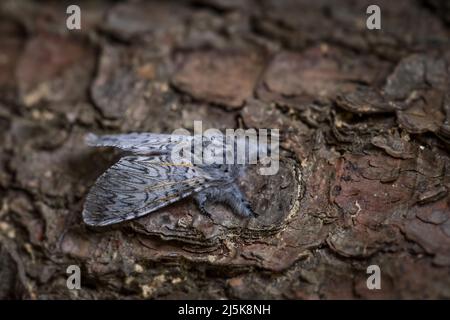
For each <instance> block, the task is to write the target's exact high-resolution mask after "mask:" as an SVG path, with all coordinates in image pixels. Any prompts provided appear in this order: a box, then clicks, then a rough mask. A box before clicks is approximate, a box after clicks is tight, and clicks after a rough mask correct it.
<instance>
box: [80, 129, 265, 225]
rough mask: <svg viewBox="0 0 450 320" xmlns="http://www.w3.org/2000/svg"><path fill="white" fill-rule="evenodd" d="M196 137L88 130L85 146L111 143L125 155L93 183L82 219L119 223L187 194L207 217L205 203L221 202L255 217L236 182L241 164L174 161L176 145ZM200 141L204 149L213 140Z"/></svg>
mask: <svg viewBox="0 0 450 320" xmlns="http://www.w3.org/2000/svg"><path fill="white" fill-rule="evenodd" d="M194 139H196V137H195V136H189V135H174V134H155V133H130V134H117V135H103V136H97V135H94V134H92V133H91V134H88V135H87V136H86V143H87V144H88V145H90V146H95V147H115V148H119V149H121V150H123V151H124V152H126V153H127V154H126V155H125V156H123V157H122V158H120V160H119V161H118V162H117V163H115V164H114V165H113V166H111V167H110V168H109V169H108V170H107V171H106V172H104V173H103V174H102V175H101V176H100V177H99V178H98V179H97V181H96V182H95V184H94V185H93V186H92V187H91V189H90V191H89V193H88V195H87V197H86V201H85V204H84V208H83V213H82V215H83V220H84V222H85V223H86V224H88V225H91V226H105V225H110V224H114V223H119V222H122V221H126V220H130V219H135V218H138V217H142V216H144V215H146V214H149V213H151V212H153V211H155V210H158V209H160V208H163V207H165V206H168V205H169V204H172V203H174V202H176V201H179V200H180V199H183V198H186V197H189V196H192V197H193V198H194V200H195V202H196V203H197V205H198V208H199V210H200V212H201V213H202V214H205V215H207V216H210V214H209V212H208V211H207V210H206V205H207V204H208V203H223V204H225V205H227V206H229V208H230V209H231V210H232V211H233V212H234V213H235V214H237V215H239V216H242V217H247V218H251V217H256V216H257V214H256V213H255V212H254V211H253V209H252V208H251V205H250V203H249V202H248V201H247V200H246V199H245V196H244V195H243V193H242V192H241V190H240V189H239V187H238V185H237V183H236V180H237V178H238V177H239V176H240V175H242V174H243V170H244V168H245V165H238V164H234V163H233V164H216V163H211V164H206V163H200V164H196V163H195V162H194V163H179V162H175V161H174V160H173V159H172V158H173V151H174V148H176V147H177V146H179V145H180V144H183V143H184V144H188V145H189V144H191V143H192V142H193V141H194ZM200 139H201V144H202V146H203V147H207V146H210V145H211V144H213V143H214V138H208V137H200ZM218 150H219V151H220V150H221V149H220V148H219V149H218ZM257 150H258V146H254V145H249V146H248V147H247V150H246V151H247V152H248V154H254V153H255V152H257Z"/></svg>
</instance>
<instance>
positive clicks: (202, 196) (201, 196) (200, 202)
mask: <svg viewBox="0 0 450 320" xmlns="http://www.w3.org/2000/svg"><path fill="white" fill-rule="evenodd" d="M194 200H195V202H196V204H197V207H198V209H199V210H200V213H201V214H203V215H205V216H207V217H208V218H211V214H210V213H209V212H208V210H206V207H205V205H206V202H207V201H208V194H207V192H204V191H203V192H199V193H197V194H195V195H194Z"/></svg>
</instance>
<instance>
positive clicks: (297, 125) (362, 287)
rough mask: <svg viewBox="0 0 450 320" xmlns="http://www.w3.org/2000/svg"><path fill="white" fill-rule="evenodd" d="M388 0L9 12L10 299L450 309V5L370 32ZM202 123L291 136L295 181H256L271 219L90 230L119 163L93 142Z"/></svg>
mask: <svg viewBox="0 0 450 320" xmlns="http://www.w3.org/2000/svg"><path fill="white" fill-rule="evenodd" d="M371 2H372V1H370V0H369V1H359V0H358V1H325V0H316V1H307V0H304V1H303V0H298V1H297V0H296V1H294V0H282V1H280V0H264V1H256V0H254V1H251V0H248V1H226V0H210V1H206V0H197V1H160V2H149V1H142V2H137V1H95V2H93V1H86V2H80V3H79V5H80V8H81V13H82V29H81V30H76V31H70V30H67V28H66V18H67V15H66V13H65V12H66V6H67V4H64V3H63V2H43V1H12V0H11V1H9V0H8V1H1V4H0V48H1V52H0V200H1V201H0V279H1V280H0V299H8V298H19V299H58V298H64V299H66V298H69V299H89V298H94V299H96V298H136V299H140V298H156V299H184V298H194V299H196V298H209V299H214V298H238V299H239V298H246V299H248V298H272V299H283V298H288V299H317V298H320V299H333V298H351V299H353V298H363V299H366V298H368V299H371V298H450V208H449V206H450V198H449V194H448V190H449V188H450V153H449V147H450V93H449V92H450V90H449V89H450V45H449V40H448V39H449V36H450V32H449V30H450V25H449V23H450V7H449V6H448V2H446V1H439V0H429V1H409V0H400V1H378V4H379V5H380V7H381V12H382V29H381V30H372V31H371V30H367V29H366V24H365V23H366V18H367V15H366V8H367V6H368V5H370V4H371ZM194 120H202V121H203V126H204V129H207V128H218V129H225V128H239V127H242V128H248V127H255V128H279V129H280V130H281V133H282V138H281V148H282V150H281V164H280V171H279V173H278V174H277V175H275V176H261V175H258V174H257V173H256V171H255V170H253V169H251V170H249V172H248V174H247V176H246V177H244V178H243V179H242V181H241V185H242V189H243V190H244V192H245V193H246V195H247V196H248V198H249V199H250V201H251V203H252V204H253V206H254V208H255V211H257V212H259V213H260V214H261V215H260V217H259V218H257V219H251V220H245V219H240V218H238V217H236V216H234V215H233V214H232V213H231V212H230V211H229V210H228V209H227V208H225V207H222V206H212V207H211V208H209V211H210V212H212V213H213V216H212V219H210V218H208V217H205V216H203V215H201V214H200V213H199V211H198V210H197V208H196V206H195V205H194V203H193V201H192V200H191V199H186V200H184V201H182V202H180V203H177V204H174V205H172V206H170V207H167V208H165V209H162V210H159V211H158V212H155V213H153V214H150V215H148V216H146V217H143V218H141V219H138V220H135V221H132V222H127V223H123V224H119V225H115V226H111V227H106V228H95V229H94V228H89V227H87V226H86V225H84V224H83V222H82V219H81V210H82V206H83V201H84V197H85V195H86V193H87V191H88V189H89V187H90V186H91V185H92V184H93V182H94V181H95V179H96V178H97V177H98V176H99V175H100V174H101V173H102V172H103V171H104V170H105V169H106V168H108V166H110V165H111V164H112V163H114V161H116V160H117V158H118V153H117V152H115V151H113V150H109V149H105V150H97V149H92V148H89V147H87V146H85V145H84V144H83V136H84V135H85V134H86V133H87V132H95V133H98V134H101V133H122V132H135V131H137V132H139V131H150V132H164V133H170V132H171V131H173V130H174V129H177V128H182V127H183V128H188V129H192V127H193V121H194ZM72 264H75V265H78V266H80V267H81V271H82V280H81V284H82V289H81V290H68V289H67V287H66V279H67V274H66V268H67V266H69V265H72ZM373 264H376V265H378V266H380V269H381V276H382V289H381V290H368V289H367V287H366V280H367V277H368V275H367V273H366V269H367V267H368V266H369V265H373Z"/></svg>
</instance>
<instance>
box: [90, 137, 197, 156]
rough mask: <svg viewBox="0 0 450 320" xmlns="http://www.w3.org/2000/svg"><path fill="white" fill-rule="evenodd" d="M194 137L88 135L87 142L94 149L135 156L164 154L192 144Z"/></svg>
mask: <svg viewBox="0 0 450 320" xmlns="http://www.w3.org/2000/svg"><path fill="white" fill-rule="evenodd" d="M192 139H193V137H192V136H189V135H175V134H161V133H149V132H144V133H128V134H114V135H102V136H97V135H95V134H93V133H89V134H87V135H86V138H85V141H86V144H87V145H89V146H94V147H116V148H119V149H122V150H124V151H129V152H132V153H135V154H164V153H167V152H169V151H170V150H172V148H173V147H174V146H175V145H177V144H179V143H186V142H187V143H190V142H191V141H192Z"/></svg>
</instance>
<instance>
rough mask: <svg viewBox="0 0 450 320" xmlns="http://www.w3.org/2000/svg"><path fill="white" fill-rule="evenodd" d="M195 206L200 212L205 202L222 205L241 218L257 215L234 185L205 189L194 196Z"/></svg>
mask: <svg viewBox="0 0 450 320" xmlns="http://www.w3.org/2000/svg"><path fill="white" fill-rule="evenodd" d="M195 198H196V201H197V204H198V205H199V208H200V211H202V207H203V210H204V205H205V203H206V202H212V203H223V204H225V205H227V206H228V207H230V209H231V210H232V211H233V213H235V214H237V215H239V216H242V217H246V218H249V217H257V216H258V215H257V214H256V213H255V212H254V211H253V209H252V207H251V205H250V203H249V202H248V201H247V200H246V199H245V197H244V195H243V194H242V192H241V190H239V188H238V187H237V185H235V184H231V185H229V186H227V187H221V188H219V187H213V188H209V189H206V190H204V191H202V192H200V193H198V194H197V195H196V196H195Z"/></svg>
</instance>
